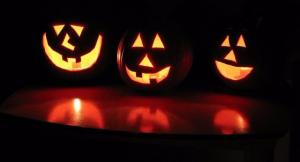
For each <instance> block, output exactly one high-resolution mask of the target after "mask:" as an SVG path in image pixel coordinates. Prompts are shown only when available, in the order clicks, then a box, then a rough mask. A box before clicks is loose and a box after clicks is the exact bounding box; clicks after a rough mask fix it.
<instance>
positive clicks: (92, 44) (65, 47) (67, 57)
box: [42, 24, 103, 71]
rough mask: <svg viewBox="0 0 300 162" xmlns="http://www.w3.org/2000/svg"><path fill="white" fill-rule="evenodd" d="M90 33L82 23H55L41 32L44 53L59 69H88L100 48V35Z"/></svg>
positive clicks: (94, 60) (93, 62)
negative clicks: (47, 29)
mask: <svg viewBox="0 0 300 162" xmlns="http://www.w3.org/2000/svg"><path fill="white" fill-rule="evenodd" d="M92 34H93V33H89V32H88V28H86V26H84V25H78V24H55V25H53V26H52V27H51V29H50V30H49V31H48V32H45V33H44V34H43V40H42V42H43V48H44V51H45V54H46V55H47V57H48V58H49V60H50V61H51V62H52V63H53V64H54V65H55V66H56V67H59V68H60V69H63V70H67V71H81V70H85V69H88V68H90V67H92V66H93V65H94V64H95V63H96V62H97V60H98V58H99V56H100V54H101V48H102V39H103V38H102V36H101V35H100V34H96V35H92Z"/></svg>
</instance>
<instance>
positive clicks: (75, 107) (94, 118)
mask: <svg viewBox="0 0 300 162" xmlns="http://www.w3.org/2000/svg"><path fill="white" fill-rule="evenodd" d="M48 121H49V122H53V123H60V124H67V125H72V126H82V127H91V128H103V127H104V122H103V118H102V114H101V112H100V110H99V108H98V107H97V106H96V105H95V104H93V103H91V102H89V101H85V100H81V99H79V98H74V99H72V100H68V101H65V102H61V103H59V104H57V105H56V106H55V107H54V108H53V109H52V111H51V112H50V113H49V116H48Z"/></svg>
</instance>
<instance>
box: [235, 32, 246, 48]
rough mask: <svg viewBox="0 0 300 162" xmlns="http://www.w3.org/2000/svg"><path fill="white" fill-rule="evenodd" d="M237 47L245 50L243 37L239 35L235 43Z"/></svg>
mask: <svg viewBox="0 0 300 162" xmlns="http://www.w3.org/2000/svg"><path fill="white" fill-rule="evenodd" d="M237 46H239V47H244V48H246V43H245V40H244V37H243V35H240V38H239V40H238V42H237Z"/></svg>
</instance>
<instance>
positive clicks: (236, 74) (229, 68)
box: [215, 61, 253, 81]
mask: <svg viewBox="0 0 300 162" xmlns="http://www.w3.org/2000/svg"><path fill="white" fill-rule="evenodd" d="M215 64H216V66H217V69H218V71H219V72H220V73H221V75H222V76H223V77H225V78H227V79H230V80H234V81H238V80H242V79H244V78H246V77H247V76H248V75H249V74H250V73H251V72H252V70H253V67H238V66H233V65H229V64H226V63H223V62H220V61H215Z"/></svg>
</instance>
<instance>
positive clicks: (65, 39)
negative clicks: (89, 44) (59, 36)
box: [61, 34, 75, 51]
mask: <svg viewBox="0 0 300 162" xmlns="http://www.w3.org/2000/svg"><path fill="white" fill-rule="evenodd" d="M69 40H70V36H69V34H66V36H65V38H64V41H63V42H62V44H61V45H62V46H64V47H66V48H68V49H69V50H71V51H74V49H75V46H73V45H72V44H70V43H69Z"/></svg>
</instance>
